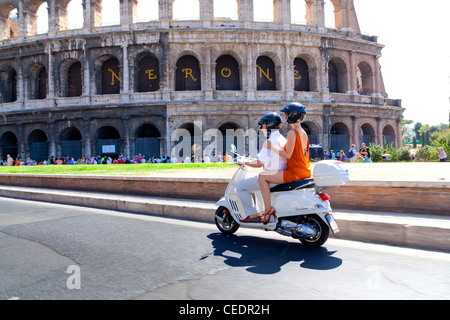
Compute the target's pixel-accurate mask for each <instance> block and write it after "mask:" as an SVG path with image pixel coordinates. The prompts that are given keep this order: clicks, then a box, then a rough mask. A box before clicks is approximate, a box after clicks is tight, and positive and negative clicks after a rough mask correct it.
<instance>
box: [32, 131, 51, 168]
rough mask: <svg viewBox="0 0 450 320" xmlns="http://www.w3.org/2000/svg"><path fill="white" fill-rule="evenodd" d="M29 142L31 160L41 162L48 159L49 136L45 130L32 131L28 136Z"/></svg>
mask: <svg viewBox="0 0 450 320" xmlns="http://www.w3.org/2000/svg"><path fill="white" fill-rule="evenodd" d="M28 144H29V148H30V149H29V150H30V158H31V160H35V161H37V162H39V161H41V160H44V159H48V138H47V134H46V133H45V132H44V131H42V130H39V129H36V130H34V131H33V132H31V133H30V135H29V136H28Z"/></svg>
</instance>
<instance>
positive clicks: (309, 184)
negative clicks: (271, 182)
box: [270, 179, 315, 192]
mask: <svg viewBox="0 0 450 320" xmlns="http://www.w3.org/2000/svg"><path fill="white" fill-rule="evenodd" d="M314 186H315V185H314V179H303V180H297V181H292V182H288V183H282V184H277V185H276V186H273V187H272V188H270V192H282V191H291V190H297V189H302V188H314Z"/></svg>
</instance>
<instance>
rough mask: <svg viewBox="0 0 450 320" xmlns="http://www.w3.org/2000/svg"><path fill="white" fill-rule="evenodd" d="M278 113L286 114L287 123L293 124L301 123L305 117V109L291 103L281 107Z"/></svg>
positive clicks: (296, 103)
mask: <svg viewBox="0 0 450 320" xmlns="http://www.w3.org/2000/svg"><path fill="white" fill-rule="evenodd" d="M280 112H284V113H286V114H287V116H288V118H287V121H286V122H287V123H288V124H293V123H297V122H302V121H303V119H305V117H306V107H305V106H304V105H302V104H301V103H298V102H291V103H289V104H287V105H285V106H284V107H283V109H281V110H280Z"/></svg>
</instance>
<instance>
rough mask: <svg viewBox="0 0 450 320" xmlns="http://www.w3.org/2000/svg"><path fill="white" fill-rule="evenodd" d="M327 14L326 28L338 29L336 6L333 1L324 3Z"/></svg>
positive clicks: (329, 0)
mask: <svg viewBox="0 0 450 320" xmlns="http://www.w3.org/2000/svg"><path fill="white" fill-rule="evenodd" d="M324 12H325V26H326V27H328V28H336V18H335V9H334V4H333V3H332V2H331V0H328V1H325V3H324Z"/></svg>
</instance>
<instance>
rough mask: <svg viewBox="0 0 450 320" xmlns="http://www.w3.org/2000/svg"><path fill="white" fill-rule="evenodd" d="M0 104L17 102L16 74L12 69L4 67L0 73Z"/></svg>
mask: <svg viewBox="0 0 450 320" xmlns="http://www.w3.org/2000/svg"><path fill="white" fill-rule="evenodd" d="M0 86H1V87H0V93H1V97H0V103H3V102H14V101H16V100H17V73H16V70H15V69H14V68H12V67H6V68H5V69H4V70H2V71H1V72H0Z"/></svg>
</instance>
